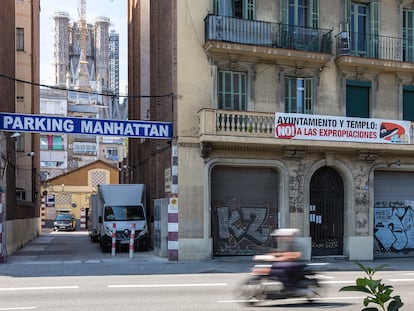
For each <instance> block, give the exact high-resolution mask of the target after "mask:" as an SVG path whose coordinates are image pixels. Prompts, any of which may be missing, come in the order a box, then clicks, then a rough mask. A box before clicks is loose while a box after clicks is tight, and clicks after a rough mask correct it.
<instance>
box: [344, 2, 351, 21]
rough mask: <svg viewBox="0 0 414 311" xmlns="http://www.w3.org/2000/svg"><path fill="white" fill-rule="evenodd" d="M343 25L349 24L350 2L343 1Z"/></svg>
mask: <svg viewBox="0 0 414 311" xmlns="http://www.w3.org/2000/svg"><path fill="white" fill-rule="evenodd" d="M345 23H347V24H348V25H350V23H351V0H345Z"/></svg>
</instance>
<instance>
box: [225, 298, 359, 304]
mask: <svg viewBox="0 0 414 311" xmlns="http://www.w3.org/2000/svg"><path fill="white" fill-rule="evenodd" d="M364 297H365V296H359V297H358V296H355V297H315V298H314V300H315V301H320V300H348V299H361V298H364ZM302 300H308V299H307V298H301V297H298V298H281V299H274V300H272V299H265V300H263V301H302ZM243 302H249V301H248V300H219V301H218V303H243Z"/></svg>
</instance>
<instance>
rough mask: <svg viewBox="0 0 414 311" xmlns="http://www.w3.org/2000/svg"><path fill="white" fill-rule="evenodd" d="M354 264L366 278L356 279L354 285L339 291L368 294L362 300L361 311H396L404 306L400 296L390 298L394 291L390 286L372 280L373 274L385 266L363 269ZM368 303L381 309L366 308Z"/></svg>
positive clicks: (361, 266)
mask: <svg viewBox="0 0 414 311" xmlns="http://www.w3.org/2000/svg"><path fill="white" fill-rule="evenodd" d="M356 264H357V265H358V266H359V267H360V268H361V270H363V271H364V272H365V274H366V275H367V276H366V277H364V278H357V279H356V285H351V286H344V287H342V288H341V289H340V290H339V291H354V292H361V293H366V294H368V296H367V297H365V298H364V301H363V303H364V306H365V308H364V309H362V311H378V310H383V311H386V310H387V311H397V310H399V309H400V308H401V307H402V306H403V305H404V303H403V302H402V301H401V298H400V296H391V294H392V292H393V291H394V290H393V287H392V286H391V285H385V284H384V283H382V280H381V279H379V280H375V279H373V276H374V274H375V273H376V272H377V271H378V270H381V269H382V268H384V267H386V266H387V265H380V266H378V267H376V268H374V269H372V268H369V267H365V266H364V265H362V264H360V263H359V262H356ZM370 303H372V304H377V305H379V306H380V307H381V308H380V309H378V308H377V307H367V306H368V305H369V304H370ZM386 307H387V308H386Z"/></svg>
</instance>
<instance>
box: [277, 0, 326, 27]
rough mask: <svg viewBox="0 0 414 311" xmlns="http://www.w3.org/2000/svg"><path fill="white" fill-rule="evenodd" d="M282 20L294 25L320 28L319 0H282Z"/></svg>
mask: <svg viewBox="0 0 414 311" xmlns="http://www.w3.org/2000/svg"><path fill="white" fill-rule="evenodd" d="M280 22H281V23H282V24H288V25H292V26H299V27H310V28H319V0H281V1H280Z"/></svg>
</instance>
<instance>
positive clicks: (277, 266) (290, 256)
mask: <svg viewBox="0 0 414 311" xmlns="http://www.w3.org/2000/svg"><path fill="white" fill-rule="evenodd" d="M299 235H300V230H299V229H295V228H282V229H276V230H274V231H273V232H272V233H271V235H270V236H271V238H272V240H273V243H274V244H275V243H276V245H274V246H276V249H275V251H274V252H272V253H270V254H269V255H271V256H272V261H273V263H272V267H271V270H270V277H271V278H275V279H277V280H278V281H280V282H282V283H283V286H284V290H287V291H289V290H293V289H295V285H296V284H295V283H296V282H295V280H297V278H298V275H299V273H300V271H301V270H302V268H303V264H301V263H299V262H298V260H299V259H300V257H301V255H302V253H301V252H300V251H299V250H298V245H297V241H296V237H297V236H299Z"/></svg>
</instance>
